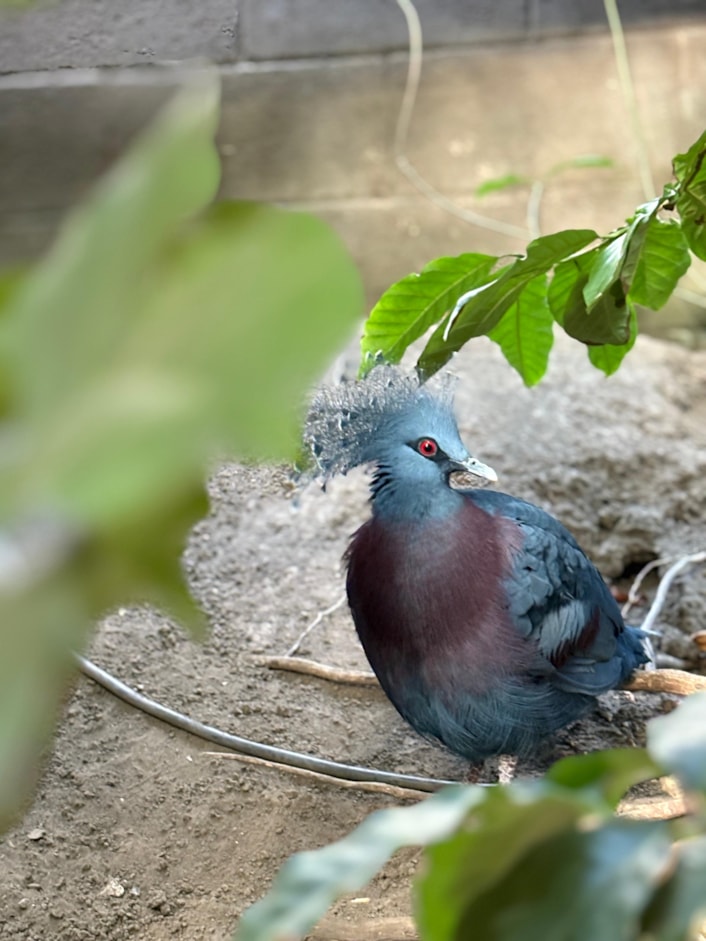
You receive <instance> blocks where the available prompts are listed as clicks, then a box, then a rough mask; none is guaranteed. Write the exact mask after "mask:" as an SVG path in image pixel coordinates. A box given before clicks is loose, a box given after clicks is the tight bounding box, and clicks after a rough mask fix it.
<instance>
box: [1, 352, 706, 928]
mask: <svg viewBox="0 0 706 941" xmlns="http://www.w3.org/2000/svg"><path fill="white" fill-rule="evenodd" d="M471 347H472V349H471V350H470V351H469V352H468V353H464V354H463V356H462V357H459V359H458V361H457V362H456V363H455V367H454V368H455V371H456V372H457V373H458V374H459V376H460V381H459V384H458V392H457V403H458V412H459V415H460V418H461V425H462V430H463V433H464V436H465V438H466V440H467V441H468V443H469V445H470V447H471V450H472V451H474V453H476V454H477V455H478V456H479V457H481V459H483V460H486V461H487V462H488V463H490V464H492V465H493V466H494V467H495V468H496V470H497V471H498V472H499V475H500V478H501V486H502V488H503V489H507V490H508V491H510V492H512V493H515V494H517V495H519V496H523V497H525V498H527V499H531V500H534V501H535V502H539V503H541V504H542V505H543V506H545V507H547V508H549V509H551V510H552V511H553V512H554V513H555V515H557V516H559V517H560V518H561V519H562V520H563V521H564V522H565V523H566V524H567V525H569V527H570V528H572V529H573V531H574V532H575V534H576V535H577V537H578V538H579V539H580V541H581V542H582V543H583V544H584V546H585V548H586V549H587V550H588V551H589V553H590V554H591V555H592V556H593V558H594V559H595V560H596V561H597V563H598V564H599V565H600V567H601V568H602V570H603V572H604V573H605V575H606V576H607V577H610V578H613V579H617V580H618V581H619V582H620V583H626V582H629V580H630V577H631V576H632V575H633V574H634V572H635V571H636V570H637V569H638V568H639V567H640V566H641V565H642V564H643V563H644V562H645V561H647V560H649V559H651V558H655V557H656V556H658V555H663V554H665V553H666V554H670V555H671V554H680V553H683V552H686V551H689V550H695V549H697V548H698V547H699V545H703V543H704V535H705V534H704V523H703V520H704V508H705V504H706V485H705V483H704V481H705V479H706V475H705V474H704V471H705V470H706V448H705V447H704V445H705V444H706V397H705V396H704V391H705V390H706V355H704V354H693V353H687V352H685V351H683V350H681V349H678V348H676V347H672V346H668V345H665V344H661V343H658V342H656V341H650V340H643V341H641V342H640V343H639V345H638V349H637V350H636V351H635V352H634V353H633V355H632V356H631V357H630V358H629V360H628V362H627V363H626V366H625V368H624V369H623V370H622V371H621V373H620V374H619V375H618V376H617V377H615V379H613V380H611V381H606V380H605V379H604V378H602V377H601V376H600V375H599V374H598V373H596V372H595V371H593V370H591V369H590V368H589V366H588V365H584V362H585V354H584V353H583V351H582V350H580V349H578V348H577V349H574V348H573V347H570V346H569V345H568V344H561V345H560V348H559V350H558V351H557V352H556V354H555V362H554V366H553V367H552V370H551V373H550V376H549V378H548V380H547V381H546V383H544V384H543V385H542V386H541V387H540V388H539V389H537V390H534V391H528V390H525V389H524V388H523V387H522V386H521V384H520V383H519V380H516V379H515V377H514V376H513V375H511V374H510V372H509V370H508V369H507V368H506V367H505V366H504V365H503V364H502V363H501V362H500V359H499V356H498V355H497V352H496V350H495V349H494V348H493V347H492V346H491V344H490V343H486V342H485V341H482V342H478V343H475V342H474V343H473V344H471ZM210 493H211V500H212V512H211V515H210V516H209V517H208V519H206V520H204V521H203V522H202V523H201V524H200V525H199V526H198V527H197V528H196V530H195V531H194V533H193V535H192V538H191V540H190V543H189V546H188V549H187V551H186V554H185V568H186V571H187V576H188V579H189V582H190V585H191V587H192V590H193V592H194V594H195V596H196V597H197V598H198V599H199V601H200V602H201V604H202V605H203V607H204V608H205V610H206V612H207V614H208V617H209V621H210V624H211V634H210V637H209V638H208V640H207V642H205V643H204V644H197V643H194V642H192V641H191V640H190V639H189V638H188V637H187V636H186V635H185V634H184V633H183V632H182V631H181V630H180V628H179V627H178V626H177V625H175V624H173V623H172V622H170V620H169V619H168V618H167V617H166V616H164V615H162V614H160V613H158V612H155V611H152V610H147V609H139V610H135V609H130V610H121V611H118V612H115V613H113V614H112V615H111V616H110V617H108V618H107V619H106V620H105V621H104V623H103V624H102V625H101V626H100V628H99V630H98V632H97V634H96V637H95V642H94V644H93V646H92V649H91V651H90V655H91V657H92V658H93V659H95V661H96V662H98V663H100V664H101V665H102V666H103V667H105V668H106V669H108V670H110V671H112V672H114V673H115V674H116V675H117V676H119V677H120V678H122V679H123V680H125V681H126V682H128V683H130V684H132V685H133V686H135V687H136V688H138V689H139V690H141V691H143V692H145V693H146V694H148V695H150V696H151V697H153V698H156V699H158V700H160V701H162V702H164V703H166V704H168V705H170V706H172V707H174V708H176V709H179V710H182V711H184V712H186V713H188V714H189V715H192V716H193V717H195V718H197V719H199V720H201V721H203V722H206V723H210V724H212V725H216V726H219V727H221V728H223V729H226V730H228V731H231V732H235V733H237V734H241V735H244V736H248V737H251V738H254V739H258V740H260V741H265V742H268V743H270V744H277V745H282V746H285V747H289V748H292V749H296V750H299V751H306V752H311V753H314V754H316V755H320V756H323V757H328V758H333V759H337V760H339V761H346V762H350V763H357V764H364V765H370V766H375V767H379V768H385V769H388V770H394V771H401V772H407V773H413V774H425V775H431V776H435V777H448V778H453V779H462V778H463V777H464V775H465V774H466V771H467V769H466V767H465V765H464V763H463V762H461V761H459V760H457V759H455V758H454V757H453V756H451V755H449V754H448V753H446V752H445V751H443V750H442V749H441V748H437V747H435V746H433V745H431V744H428V743H426V742H424V741H422V740H420V739H419V738H418V737H417V735H416V734H415V733H413V732H412V731H411V730H410V729H408V728H407V727H406V726H405V724H404V723H403V722H402V720H401V719H400V718H399V717H398V716H397V714H396V713H395V711H394V710H393V708H392V707H391V706H390V705H389V703H388V702H387V701H386V699H385V698H384V696H383V695H382V693H381V692H380V691H379V690H377V689H373V688H367V689H355V688H350V687H342V686H336V685H333V684H330V683H326V682H324V681H321V680H317V679H312V678H308V677H302V676H296V675H293V674H283V673H275V672H273V671H271V670H268V669H267V668H266V666H265V665H264V662H263V661H264V659H265V658H266V657H267V656H269V655H273V654H281V653H284V652H285V651H286V649H287V648H288V646H289V645H290V644H291V643H292V642H293V641H294V640H295V639H296V638H297V636H298V635H299V634H300V632H301V631H302V630H303V629H304V628H305V627H306V625H307V624H308V623H310V622H311V620H312V619H313V618H314V617H315V616H316V614H317V612H318V611H320V610H322V609H325V608H328V607H329V606H330V605H332V604H333V603H334V602H335V601H336V600H337V599H338V598H339V597H340V596H341V593H342V587H343V578H342V570H341V564H340V558H341V555H342V553H343V551H344V549H345V547H346V544H347V541H348V538H349V537H350V535H351V533H352V532H353V531H354V530H355V528H356V527H357V526H358V525H359V523H360V522H362V521H363V520H364V519H365V517H366V514H367V508H366V481H365V478H364V475H362V474H355V475H351V476H350V477H349V478H346V479H343V480H340V481H335V482H334V483H333V485H332V486H330V488H329V489H328V491H327V492H326V493H325V494H324V493H321V492H320V490H319V489H317V488H316V487H309V488H308V489H307V490H306V491H304V492H303V493H301V494H299V495H298V496H297V497H296V498H293V496H292V493H291V490H290V489H289V488H287V487H285V486H283V479H282V475H281V474H279V473H278V472H276V471H274V470H272V469H259V470H254V469H250V470H248V469H243V468H239V467H237V466H235V465H228V466H226V467H224V468H222V469H221V470H220V471H219V472H218V473H217V474H216V475H215V476H214V477H213V479H212V480H211V482H210ZM653 584H654V583H653ZM705 608H706V576H704V573H703V571H699V570H696V569H693V570H691V571H689V572H687V573H686V574H685V575H683V576H682V577H680V578H679V580H678V581H677V583H676V584H675V587H674V590H673V592H672V593H671V594H670V597H669V601H668V604H667V606H666V608H665V610H664V613H663V617H662V618H661V624H660V626H661V628H662V629H663V630H664V631H665V642H664V647H665V649H666V650H667V651H668V652H670V653H671V654H673V655H679V656H684V655H685V654H686V655H691V653H692V651H691V647H690V645H689V642H688V640H687V635H688V634H689V633H690V632H692V631H695V630H697V629H700V628H703V627H704V626H706V618H704V609H705ZM643 614H644V609H642V610H637V611H636V612H635V617H634V620H635V621H639V620H640V618H641V617H642V616H643ZM302 653H303V654H305V655H307V656H312V657H314V658H315V659H318V660H323V661H326V662H328V663H331V664H333V665H337V666H348V667H354V668H365V666H366V664H365V661H364V658H363V656H362V653H361V651H360V648H359V646H358V643H357V640H356V638H355V634H354V631H353V628H352V624H351V621H350V617H349V614H348V612H347V609H346V608H345V606H342V607H341V608H339V609H338V610H337V611H335V612H334V613H333V614H331V615H330V616H328V617H327V618H325V619H324V620H323V622H322V623H321V624H320V625H319V626H318V627H317V628H316V629H315V631H313V632H312V634H311V635H310V637H309V638H308V639H307V641H306V643H305V646H304V648H303V650H302ZM694 666H695V667H698V664H697V663H696V661H694ZM669 706H670V702H669V699H668V698H665V697H661V696H660V697H654V696H649V695H647V694H642V695H633V694H630V693H624V692H621V693H614V694H611V695H610V696H608V697H606V698H605V700H604V701H603V702H602V703H601V706H600V708H599V710H598V711H597V712H596V714H595V715H594V716H592V717H590V718H588V719H586V720H585V721H583V722H581V723H579V724H578V725H577V726H575V727H573V728H572V729H571V730H569V731H568V732H567V733H565V734H564V735H563V736H561V737H560V741H559V743H558V747H559V748H560V750H562V751H564V752H566V751H571V750H575V751H583V750H588V749H592V748H599V747H602V746H615V745H627V744H633V743H636V742H642V741H643V737H644V724H645V721H646V719H647V718H648V717H649V716H650V715H652V714H656V713H658V712H660V711H662V710H663V709H665V708H669ZM215 750H216V749H214V747H213V746H211V745H209V744H208V743H205V742H202V741H200V740H199V739H196V738H194V737H191V736H189V735H187V734H183V733H181V732H177V731H175V730H173V729H171V728H169V727H168V726H166V725H163V724H161V723H159V722H157V721H155V720H152V719H150V718H148V717H146V716H145V715H143V714H142V713H140V712H137V711H135V710H133V709H131V708H130V707H128V706H126V705H124V704H123V703H121V702H120V701H118V700H116V699H114V698H113V697H112V696H110V695H109V694H108V693H106V692H105V691H104V690H102V689H100V688H99V687H97V686H95V685H94V684H93V683H92V682H90V681H88V680H86V679H83V678H80V677H79V678H77V680H76V685H75V688H74V690H73V693H72V694H71V695H70V697H68V699H67V703H66V708H65V711H64V714H63V717H62V719H61V723H60V726H59V729H58V732H57V737H56V741H55V743H54V745H53V748H52V750H51V754H48V755H47V759H46V769H45V773H44V775H43V778H42V780H41V783H40V786H39V789H38V792H37V794H36V797H35V799H34V801H33V803H32V804H31V806H30V807H29V809H28V812H27V814H26V816H25V818H24V819H23V820H22V822H21V823H20V824H19V825H18V826H17V827H16V828H15V829H14V830H13V831H12V832H10V833H9V834H7V835H6V837H5V838H4V839H3V841H2V842H1V843H0V938H1V939H3V941H10V939H11V941H45V939H49V938H51V939H57V941H84V939H85V941H89V939H90V941H94V939H97V938H100V939H111V941H122V939H126V938H132V937H136V938H140V939H145V941H162V939H168V938H181V937H183V938H189V939H201V938H217V939H222V938H223V939H224V938H227V937H229V936H230V933H231V931H232V929H233V928H234V926H235V924H236V922H237V917H238V914H239V912H240V911H242V910H243V909H244V908H245V907H247V906H248V905H249V904H250V903H251V902H253V901H255V900H256V899H258V898H259V897H260V896H261V895H262V894H264V892H265V891H266V890H267V888H268V886H269V884H270V882H271V879H272V877H273V875H274V874H275V873H276V871H277V869H278V868H279V866H280V865H281V863H282V861H283V860H284V859H285V858H286V857H287V856H289V855H290V854H291V853H293V852H295V851H297V850H301V849H304V848H311V847H315V846H320V845H323V844H325V843H327V842H330V841H331V840H333V839H336V838H338V837H340V836H342V835H344V834H345V833H347V832H348V831H349V830H350V829H351V828H353V827H354V826H355V825H356V824H357V823H359V822H360V821H361V820H362V819H363V818H364V817H365V816H366V815H367V814H368V813H370V812H371V811H372V810H374V809H375V808H377V807H381V806H389V805H391V804H393V803H394V801H393V799H392V798H389V797H385V796H380V795H372V794H363V793H359V792H357V791H351V790H342V789H340V788H338V787H336V786H334V785H329V784H320V783H312V782H308V781H303V780H301V779H300V778H297V777H293V776H290V775H288V774H285V773H280V772H277V771H272V770H266V769H261V768H255V767H252V766H246V765H241V764H240V763H239V762H236V761H233V760H228V759H227V758H222V757H216V756H213V755H212V754H209V753H210V752H213V751H215ZM524 770H532V769H531V768H530V769H527V768H525V769H524ZM418 857H419V852H418V851H417V850H413V849H411V850H407V851H404V852H401V853H399V854H398V855H397V856H396V857H395V858H394V859H393V861H392V862H391V864H390V865H389V866H388V867H387V868H386V869H385V871H384V872H383V873H381V874H380V875H379V876H378V877H377V878H376V879H375V880H374V881H373V883H372V884H371V885H370V886H369V887H368V888H367V889H366V890H365V893H364V895H362V896H361V897H362V900H361V898H358V899H355V900H354V899H344V900H341V901H340V902H339V903H338V904H337V905H336V906H335V908H334V909H333V911H332V913H331V914H330V916H329V917H328V918H327V920H326V921H324V922H323V923H322V924H321V925H320V926H319V928H317V930H316V932H315V934H314V937H316V938H321V939H323V938H328V939H333V938H337V939H339V941H346V939H351V941H352V939H356V941H365V939H367V938H371V939H372V938H377V939H382V941H384V939H388V941H393V939H402V938H404V937H408V936H409V931H408V928H407V927H406V926H405V925H406V923H405V922H404V921H401V920H400V919H403V918H404V917H406V916H408V915H409V914H410V912H411V896H410V889H409V886H410V879H411V876H412V875H413V874H414V872H415V869H416V865H417V861H418Z"/></svg>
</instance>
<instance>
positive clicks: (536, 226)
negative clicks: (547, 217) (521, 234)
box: [527, 180, 544, 239]
mask: <svg viewBox="0 0 706 941" xmlns="http://www.w3.org/2000/svg"><path fill="white" fill-rule="evenodd" d="M543 196H544V181H543V180H535V181H534V182H533V183H532V186H531V187H530V194H529V198H528V200H527V228H528V229H529V233H530V235H531V236H532V238H533V239H538V238H539V237H540V235H541V234H542V223H541V219H540V207H541V205H542V197H543Z"/></svg>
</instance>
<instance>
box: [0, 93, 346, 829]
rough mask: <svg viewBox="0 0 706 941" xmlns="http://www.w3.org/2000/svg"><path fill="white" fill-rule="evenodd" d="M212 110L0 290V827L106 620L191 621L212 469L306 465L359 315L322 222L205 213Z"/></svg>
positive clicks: (195, 97)
mask: <svg viewBox="0 0 706 941" xmlns="http://www.w3.org/2000/svg"><path fill="white" fill-rule="evenodd" d="M218 116H219V88H218V84H217V82H216V80H215V78H214V77H212V76H208V75H204V76H202V77H201V79H200V80H199V81H197V82H195V83H193V84H192V85H191V86H188V87H186V88H185V89H184V90H183V91H182V92H181V93H180V95H179V96H178V97H177V98H176V99H175V100H174V101H173V102H172V103H171V105H170V106H169V107H168V108H167V109H166V110H165V111H164V112H163V113H162V114H161V115H160V116H159V117H158V119H157V120H156V122H155V123H154V124H153V125H152V126H151V127H149V128H148V129H147V130H146V131H145V132H144V133H143V134H142V136H141V137H140V138H139V139H138V140H137V141H136V142H135V143H134V145H133V146H132V147H131V149H130V150H129V152H128V153H126V154H125V156H124V157H123V158H122V159H121V160H120V161H119V162H118V163H117V164H116V165H115V166H114V167H113V168H112V170H111V172H110V173H109V174H108V175H107V176H106V177H105V178H104V179H103V180H102V181H100V183H99V184H98V186H97V187H96V188H95V190H94V191H93V192H92V193H91V195H90V196H89V198H88V199H87V200H86V201H85V202H84V203H83V204H82V205H81V206H78V207H77V208H75V209H74V210H73V212H72V213H71V214H70V215H69V217H68V218H67V219H66V221H65V224H64V225H63V227H62V230H61V232H60V234H59V237H58V239H57V241H56V243H55V244H54V246H53V248H52V249H51V251H50V252H49V253H48V255H47V256H46V257H45V258H43V259H42V260H41V261H40V262H39V263H38V264H37V265H36V266H35V267H34V268H32V269H31V270H28V271H26V272H12V273H9V274H7V275H5V276H4V277H1V278H0V452H1V453H2V459H1V460H0V546H1V547H2V551H1V552H0V641H1V644H2V656H1V657H0V830H2V829H3V827H4V826H6V825H7V823H8V821H9V820H10V818H11V816H12V814H13V813H15V812H16V811H17V809H18V805H19V802H20V800H21V799H22V798H23V797H24V795H26V794H27V793H29V790H30V782H31V778H32V775H33V773H34V772H35V771H36V765H37V761H38V758H39V754H40V749H41V746H42V745H43V742H44V741H45V739H46V737H47V736H48V734H49V732H50V730H51V727H52V725H53V721H54V716H55V713H56V710H57V707H58V704H59V702H60V699H61V697H62V695H63V693H64V690H65V686H66V681H67V678H68V676H69V674H70V672H71V668H72V661H71V650H72V649H73V650H79V649H81V647H82V646H83V645H84V644H85V641H86V638H87V636H88V633H89V630H90V627H91V624H92V623H93V620H94V619H95V617H96V616H98V615H100V614H102V613H104V612H105V611H107V610H109V609H111V608H114V607H116V606H117V605H125V604H130V603H132V602H145V601H151V602H156V603H158V604H160V605H162V606H163V607H166V609H167V610H169V611H171V612H173V613H176V614H177V615H179V616H180V617H181V619H182V620H183V621H185V622H186V623H187V624H190V625H191V626H192V627H197V626H198V622H199V615H198V612H197V611H196V609H195V607H194V605H193V603H192V601H191V599H190V598H189V595H188V593H187V590H186V588H185V585H184V579H183V575H182V572H181V568H180V557H181V553H182V550H183V547H184V544H185V541H186V537H187V533H188V531H189V528H190V527H191V526H192V525H193V523H194V522H195V521H196V520H197V519H199V518H201V517H203V516H204V515H205V514H206V512H207V510H208V507H207V501H206V497H205V490H204V478H205V475H206V473H207V468H208V466H209V464H210V463H211V462H212V461H213V460H214V459H217V458H219V457H238V458H248V459H250V458H271V459H280V460H287V459H291V458H292V457H293V454H294V452H295V450H296V445H297V442H298V437H299V424H300V403H301V405H302V406H303V404H304V403H303V399H304V397H305V394H306V390H307V387H308V385H309V383H310V382H312V381H313V380H314V379H315V377H316V375H317V374H318V373H319V372H320V371H321V370H322V369H323V368H324V367H325V364H326V362H327V359H328V357H329V356H330V354H331V351H332V350H333V349H335V347H336V346H337V345H340V344H341V343H342V342H344V340H345V339H346V337H347V336H348V335H349V333H350V331H351V329H352V327H353V324H354V322H355V320H356V318H357V317H358V315H359V312H360V310H361V307H362V290H361V285H360V279H359V276H358V273H357V271H356V269H355V267H354V265H353V263H352V261H351V260H350V258H349V256H348V255H347V253H346V251H345V250H344V248H343V247H342V245H341V243H340V242H339V240H338V239H337V238H336V237H335V236H334V235H333V233H332V232H331V231H330V230H329V229H328V228H327V227H326V226H325V225H324V224H323V223H322V222H320V221H318V220H317V219H314V218H313V217H311V216H308V215H304V214H299V213H291V212H286V211H284V210H280V209H276V208H274V207H268V206H264V205H259V204H255V203H220V204H218V205H215V206H214V205H212V200H213V198H214V196H215V195H216V192H217V189H218V185H219V178H220V163H219V159H218V154H217V151H216V148H215V144H214V134H215V130H216V126H217V123H218ZM334 296H335V298H336V304H335V307H332V305H331V298H332V297H334Z"/></svg>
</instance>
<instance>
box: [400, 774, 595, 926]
mask: <svg viewBox="0 0 706 941" xmlns="http://www.w3.org/2000/svg"><path fill="white" fill-rule="evenodd" d="M595 810H596V805H595V803H593V802H592V801H586V799H585V797H584V795H583V794H581V793H580V792H575V793H574V792H570V791H563V790H561V789H560V788H557V787H553V786H552V785H550V784H549V783H545V782H544V781H536V782H517V783H513V784H512V785H511V786H510V787H507V788H493V789H492V791H491V792H490V793H489V794H488V796H487V798H486V800H485V801H484V802H483V803H482V804H479V805H478V806H477V807H475V808H473V810H471V812H470V814H469V816H468V818H467V819H466V821H465V822H464V825H463V827H462V828H461V829H459V830H458V832H456V833H455V834H454V835H453V836H451V837H449V838H448V839H446V840H444V841H443V842H437V843H436V844H435V845H433V846H431V847H430V848H429V849H428V850H427V851H426V853H425V857H426V866H425V875H423V876H422V878H421V879H420V880H419V882H418V884H417V901H418V904H417V917H418V924H419V928H420V935H421V937H422V938H423V939H425V941H451V939H454V938H462V937H478V938H489V939H490V938H492V939H494V938H495V935H494V934H492V932H491V933H486V932H484V931H482V930H481V928H480V925H479V926H478V929H477V931H476V929H474V931H473V932H472V933H471V934H464V933H463V932H462V931H461V922H462V920H463V918H464V911H465V909H466V907H467V906H468V905H470V904H472V903H473V901H474V900H477V899H480V898H482V897H483V896H484V895H485V894H486V893H488V892H492V890H493V887H494V886H495V885H496V884H498V883H500V882H501V881H502V880H503V879H504V878H505V877H506V876H507V874H508V873H510V872H512V870H513V869H514V868H515V866H517V865H518V863H519V862H520V861H521V860H522V859H523V857H524V856H525V854H526V853H527V852H528V851H529V850H530V848H531V847H532V846H534V845H536V844H540V843H542V842H543V841H545V840H547V839H548V838H550V837H552V836H554V835H557V834H559V833H562V832H563V831H565V830H566V829H567V828H569V827H571V826H573V825H574V823H575V822H576V821H577V820H579V819H580V818H581V817H583V816H584V815H585V814H586V813H590V812H593V811H595Z"/></svg>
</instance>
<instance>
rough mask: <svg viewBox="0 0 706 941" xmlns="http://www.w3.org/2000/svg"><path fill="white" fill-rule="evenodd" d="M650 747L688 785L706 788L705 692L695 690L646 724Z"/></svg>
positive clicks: (667, 768) (689, 786) (655, 757)
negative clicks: (666, 711)
mask: <svg viewBox="0 0 706 941" xmlns="http://www.w3.org/2000/svg"><path fill="white" fill-rule="evenodd" d="M647 750H648V751H649V753H650V755H651V756H652V757H653V758H654V759H655V761H657V762H659V764H660V765H662V767H663V768H664V769H665V770H666V771H667V772H668V773H669V774H675V775H677V777H679V778H680V779H681V781H682V783H683V784H684V786H685V787H686V788H687V789H691V790H699V791H706V693H695V694H694V695H693V696H689V697H688V698H687V699H685V700H684V702H683V703H681V705H680V706H679V708H678V709H675V710H674V712H672V713H670V714H669V715H667V716H660V717H659V718H658V719H653V720H652V721H651V722H650V723H649V724H648V726H647Z"/></svg>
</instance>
